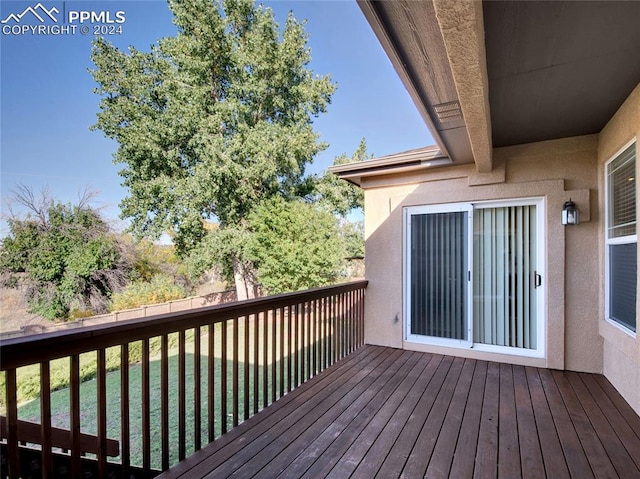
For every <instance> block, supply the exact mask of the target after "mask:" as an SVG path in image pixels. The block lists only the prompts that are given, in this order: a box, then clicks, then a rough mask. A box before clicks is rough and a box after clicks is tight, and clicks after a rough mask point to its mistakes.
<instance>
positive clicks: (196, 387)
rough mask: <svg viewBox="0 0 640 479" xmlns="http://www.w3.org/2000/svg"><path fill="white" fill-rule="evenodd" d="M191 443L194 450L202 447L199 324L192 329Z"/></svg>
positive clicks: (200, 340)
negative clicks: (192, 435)
mask: <svg viewBox="0 0 640 479" xmlns="http://www.w3.org/2000/svg"><path fill="white" fill-rule="evenodd" d="M193 341H194V343H193V434H194V437H193V443H194V448H195V450H196V451H199V450H200V448H201V447H202V403H201V401H202V389H201V383H202V375H201V369H200V368H201V354H202V353H201V346H200V344H201V342H202V330H201V329H200V326H198V327H197V328H195V329H194V331H193Z"/></svg>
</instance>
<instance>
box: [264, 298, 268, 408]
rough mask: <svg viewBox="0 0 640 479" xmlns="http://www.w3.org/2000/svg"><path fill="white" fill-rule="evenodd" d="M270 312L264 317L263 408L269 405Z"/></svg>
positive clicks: (265, 313)
mask: <svg viewBox="0 0 640 479" xmlns="http://www.w3.org/2000/svg"><path fill="white" fill-rule="evenodd" d="M268 318H269V310H266V311H265V312H264V315H263V317H262V330H263V333H262V407H263V408H265V407H267V404H268V403H269V352H268V349H269V348H268V346H269V319H268Z"/></svg>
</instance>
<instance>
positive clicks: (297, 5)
mask: <svg viewBox="0 0 640 479" xmlns="http://www.w3.org/2000/svg"><path fill="white" fill-rule="evenodd" d="M41 3H42V5H43V6H44V7H45V8H46V9H47V10H48V11H51V9H52V8H54V7H55V8H57V9H58V11H59V12H61V13H60V14H59V15H60V17H61V18H64V17H65V15H67V16H68V14H69V12H70V11H93V12H101V11H105V12H110V15H111V18H113V17H115V13H116V12H117V11H122V12H125V17H126V19H125V22H124V23H122V24H121V26H122V33H121V34H117V33H116V34H114V35H108V36H107V38H108V39H109V41H111V42H112V43H114V44H115V45H117V46H119V47H120V48H126V47H127V46H128V45H133V46H135V47H136V48H138V49H139V50H145V51H146V50H148V49H149V47H150V45H151V44H154V43H155V42H156V40H157V39H158V38H160V37H164V36H171V35H174V34H175V32H176V29H175V27H174V25H173V24H172V23H171V12H170V11H169V9H168V6H167V4H166V2H165V1H163V0H138V1H124V0H111V1H102V0H91V1H75V0H67V1H66V2H62V1H57V2H56V1H52V2H48V1H42V2H41ZM264 3H265V4H266V5H268V6H270V7H272V8H273V9H274V11H275V14H276V19H277V20H278V21H279V22H280V23H283V22H284V19H285V18H286V15H287V13H288V12H289V10H292V11H293V13H294V15H295V16H296V18H298V19H307V22H308V23H307V26H306V30H307V32H308V33H309V36H310V38H309V47H310V48H311V51H312V53H311V56H312V59H313V60H312V63H311V65H310V66H311V68H312V69H313V70H314V72H315V73H317V74H322V75H324V74H327V73H330V74H331V76H332V79H333V81H334V82H335V83H337V86H338V89H337V91H336V93H335V95H334V97H333V100H332V104H331V105H330V106H329V112H328V113H327V114H324V115H323V116H321V117H319V118H318V119H316V120H315V122H314V125H315V128H316V131H318V132H319V133H320V135H321V139H322V140H323V141H325V142H327V143H329V145H330V146H329V148H328V149H327V150H325V151H324V152H323V153H321V154H320V155H318V157H316V159H315V160H314V163H313V165H312V166H311V167H310V171H311V172H320V171H322V170H324V169H326V168H327V167H328V166H329V165H331V163H332V162H333V159H334V158H335V157H336V156H337V155H340V154H342V153H347V154H351V153H352V152H353V151H354V150H355V148H356V147H357V145H358V142H359V141H360V138H362V137H365V138H366V140H367V145H368V150H369V152H371V153H373V154H375V155H376V156H383V155H387V154H391V153H395V152H399V151H404V150H408V149H412V148H418V147H421V146H425V145H428V144H432V143H433V140H432V138H431V136H430V134H429V132H428V130H427V128H426V126H425V124H424V122H423V121H422V119H421V118H420V116H419V115H418V113H417V110H416V108H415V106H414V105H413V103H412V101H411V99H410V98H409V95H408V94H407V92H406V91H405V89H404V87H403V86H402V84H401V82H400V80H399V79H398V76H397V74H396V72H395V71H394V69H393V67H392V66H391V63H390V62H389V60H388V58H387V57H386V55H385V54H384V51H383V50H382V47H381V46H380V44H379V42H378V40H377V39H376V38H375V35H374V34H373V32H372V31H371V28H370V27H369V25H368V23H367V22H366V20H365V19H364V16H363V15H362V13H361V11H360V9H359V7H358V6H357V4H356V3H355V1H347V0H339V1H330V0H297V1H284V0H283V1H265V2H264ZM37 4H38V0H34V1H5V0H2V2H1V3H0V20H5V19H6V18H7V17H8V16H9V15H11V14H19V13H22V12H23V11H24V10H25V9H26V8H27V7H29V6H31V7H35V6H36V5H37ZM54 16H55V15H54ZM20 23H21V24H22V25H24V24H29V25H36V26H37V25H38V24H40V22H39V20H37V19H35V18H34V17H33V16H32V15H31V13H28V14H26V15H25V16H24V17H23V18H22V20H21V22H20ZM51 23H52V22H51V21H50V20H47V19H45V24H51ZM16 24H17V23H16V22H15V21H14V20H13V19H11V20H9V22H7V23H5V24H4V25H14V26H15V25H16ZM77 27H78V29H77V30H76V32H75V33H73V34H67V35H53V34H51V33H46V34H41V35H33V34H31V33H30V32H27V33H25V34H15V32H16V31H17V30H16V29H15V27H14V29H13V30H12V31H10V33H9V34H5V33H4V31H3V33H2V34H1V38H0V113H1V114H0V122H1V123H0V144H1V147H0V161H1V163H0V173H1V183H0V186H1V194H2V199H3V211H5V209H4V208H5V204H4V201H5V200H6V198H7V196H10V195H11V190H12V189H13V188H15V186H16V185H17V184H19V183H21V184H24V185H28V186H31V187H32V188H34V189H36V190H40V189H41V188H42V187H44V186H47V187H48V188H49V190H50V191H51V194H52V196H53V197H54V198H55V199H58V200H61V201H64V202H69V201H71V202H73V201H74V200H76V199H77V193H78V191H79V190H82V189H84V188H85V187H89V188H91V189H93V190H97V191H98V192H99V195H98V197H97V199H96V204H97V205H99V206H102V207H104V210H103V212H104V214H105V216H107V217H108V218H109V219H115V218H117V217H118V215H119V209H118V203H119V202H120V200H121V199H122V198H124V197H125V196H126V194H127V192H126V190H125V189H124V188H122V187H121V186H120V183H121V178H120V177H119V176H118V169H119V166H117V165H114V164H113V162H112V154H113V152H114V151H115V150H116V148H117V144H116V143H115V142H113V141H111V140H109V139H106V138H104V136H103V134H102V132H100V131H90V130H89V127H90V125H92V124H93V123H94V122H95V118H96V113H97V111H98V103H99V97H98V96H97V95H95V94H94V93H93V88H94V87H95V84H94V82H93V79H92V77H91V75H90V74H89V73H88V69H89V68H91V67H92V63H91V60H90V53H91V39H92V32H90V33H89V34H87V35H84V34H82V33H81V32H80V31H79V27H80V24H78V25H77ZM5 234H7V228H6V224H5V223H4V222H2V226H1V227H0V236H4V235H5Z"/></svg>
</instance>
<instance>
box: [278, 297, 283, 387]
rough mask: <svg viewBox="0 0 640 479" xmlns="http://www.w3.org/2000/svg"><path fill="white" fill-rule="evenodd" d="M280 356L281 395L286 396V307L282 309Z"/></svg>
mask: <svg viewBox="0 0 640 479" xmlns="http://www.w3.org/2000/svg"><path fill="white" fill-rule="evenodd" d="M279 314H280V354H279V355H278V358H279V361H280V395H279V396H278V397H279V398H281V397H282V396H284V307H282V308H280V313H279Z"/></svg>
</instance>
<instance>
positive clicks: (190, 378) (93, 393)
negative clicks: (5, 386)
mask: <svg viewBox="0 0 640 479" xmlns="http://www.w3.org/2000/svg"><path fill="white" fill-rule="evenodd" d="M217 327H219V325H217ZM217 331H218V330H216V337H217V342H216V345H215V346H214V371H215V377H216V389H215V395H214V419H215V421H214V422H215V429H214V432H215V436H216V437H217V436H219V435H220V434H221V433H222V423H221V421H222V420H223V419H222V418H221V402H222V398H221V391H220V386H219V383H220V378H221V372H222V369H223V367H226V368H227V390H228V391H229V396H230V395H231V391H232V381H233V376H232V361H230V360H228V361H227V363H226V364H223V361H222V359H221V348H222V346H221V340H220V335H219V334H218V332H217ZM232 331H233V328H232V327H230V328H229V337H230V338H231V335H232ZM238 332H239V335H240V338H242V337H243V333H244V327H243V325H242V324H240V327H239V331H238ZM253 334H255V333H251V334H250V336H251V342H250V344H253ZM259 334H260V341H262V331H259ZM187 338H188V339H187V348H186V353H187V354H186V358H185V359H186V392H185V396H186V398H185V399H186V455H187V457H188V456H189V455H191V454H192V453H193V452H195V446H194V429H195V428H194V422H195V420H194V417H195V411H194V406H193V405H194V365H193V361H194V355H193V333H192V332H191V336H190V338H189V336H187ZM177 342H178V335H177V334H175V335H170V336H169V351H170V353H169V411H171V412H172V413H171V414H170V415H169V431H170V435H169V444H170V458H169V463H170V464H175V463H177V462H178V448H177V444H178V442H179V438H178V414H177V411H178V356H177V354H176V353H177V348H176V346H177ZM202 343H203V350H202V351H201V377H202V382H203V384H202V388H201V389H202V397H201V400H200V404H201V405H202V412H201V415H202V424H201V430H202V431H203V433H202V436H201V438H202V444H206V443H208V432H207V431H208V415H207V404H208V403H207V401H208V399H207V398H208V391H207V388H206V381H207V372H208V371H207V368H208V364H207V358H208V351H207V341H206V340H205V336H203V341H202ZM261 344H262V343H261ZM268 344H269V345H270V344H271V342H270V341H269V342H268ZM140 345H141V343H140V342H137V343H132V344H131V345H130V351H131V352H132V355H133V356H134V358H139V356H137V355H139V354H141V353H140V352H139V351H141V346H140ZM270 348H271V346H269V349H268V357H269V358H271V349H270ZM151 349H152V351H158V352H159V351H160V340H159V338H153V339H152V340H151ZM239 349H240V350H239V357H240V358H243V357H244V351H243V347H242V341H241V342H240V348H239ZM260 354H261V356H262V351H261V352H260ZM95 356H96V354H95V353H87V354H83V355H81V357H80V360H81V364H86V369H87V371H88V372H87V373H86V374H85V375H84V377H85V378H87V377H95ZM107 356H108V358H111V359H110V360H109V361H111V363H109V361H108V363H109V364H112V365H113V367H112V369H114V370H113V371H112V372H110V373H108V374H107V437H109V438H111V439H116V440H118V441H120V440H121V432H120V388H121V384H120V372H119V370H117V369H116V368H118V367H119V365H120V348H119V347H116V348H109V349H108V350H107ZM228 357H229V358H231V355H229V356H228ZM250 358H253V351H252V350H251V351H250ZM52 363H53V362H52ZM65 366H66V368H65ZM267 366H268V382H269V386H270V387H273V384H274V383H275V387H276V388H278V389H276V391H278V390H279V377H278V376H279V363H276V371H278V373H277V374H276V377H275V378H274V377H272V375H271V367H269V366H271V364H268V365H267ZM58 367H59V368H60V370H59V375H60V376H62V377H63V378H64V376H65V374H66V379H67V384H68V367H69V360H68V359H65V360H63V361H62V364H61V365H56V368H58ZM245 367H248V374H249V384H251V385H253V377H254V367H253V364H251V363H249V364H245V363H243V362H242V361H240V362H239V366H238V369H239V378H240V381H239V384H238V387H239V414H238V416H239V418H240V421H242V418H243V417H244V410H243V407H244V391H243V378H244V370H245ZM92 368H93V369H92ZM23 369H27V368H23ZM160 371H161V369H160V358H159V355H157V354H156V355H155V357H154V355H153V354H152V361H150V395H151V397H150V403H151V411H150V420H151V467H152V468H154V469H160V468H161V462H160V461H161V449H160V448H161V443H162V441H161V439H162V437H161V405H160V404H161V396H160V391H161V384H160ZM28 373H30V374H32V375H33V376H35V377H36V378H35V379H33V378H31V380H30V381H29V383H34V384H35V385H37V393H39V370H38V369H37V366H36V369H35V370H33V371H21V374H25V375H26V374H28ZM57 374H58V373H57ZM285 374H286V372H285ZM52 377H53V364H52ZM258 382H259V391H262V385H263V365H261V366H260V367H259V370H258ZM249 393H250V394H249V415H251V413H252V411H253V398H252V394H251V391H249ZM268 397H269V399H270V397H271V389H269V395H268ZM129 398H130V412H129V421H130V447H131V455H130V460H131V464H133V465H141V464H142V417H141V414H142V407H141V401H142V400H141V398H142V366H141V365H140V364H134V365H132V366H130V369H129ZM231 401H232V400H231V398H228V399H227V413H228V414H227V417H226V418H225V419H226V422H227V429H231V427H232V418H231V411H232V402H231ZM263 407H265V404H264V403H263V401H262V397H259V398H258V409H262V408H263ZM69 410H70V408H69V390H68V389H66V388H63V389H59V390H57V391H55V392H52V394H51V415H52V426H54V427H59V428H64V429H68V428H69ZM80 410H81V425H82V432H84V433H87V434H94V435H95V434H97V410H98V407H97V390H96V381H95V379H92V380H88V381H86V380H85V382H83V383H82V384H81V386H80ZM18 417H19V418H20V419H22V420H26V421H32V422H36V423H39V422H40V402H39V401H37V400H33V401H31V402H29V403H26V404H23V405H21V406H20V407H19V409H18ZM173 445H175V446H173Z"/></svg>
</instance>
